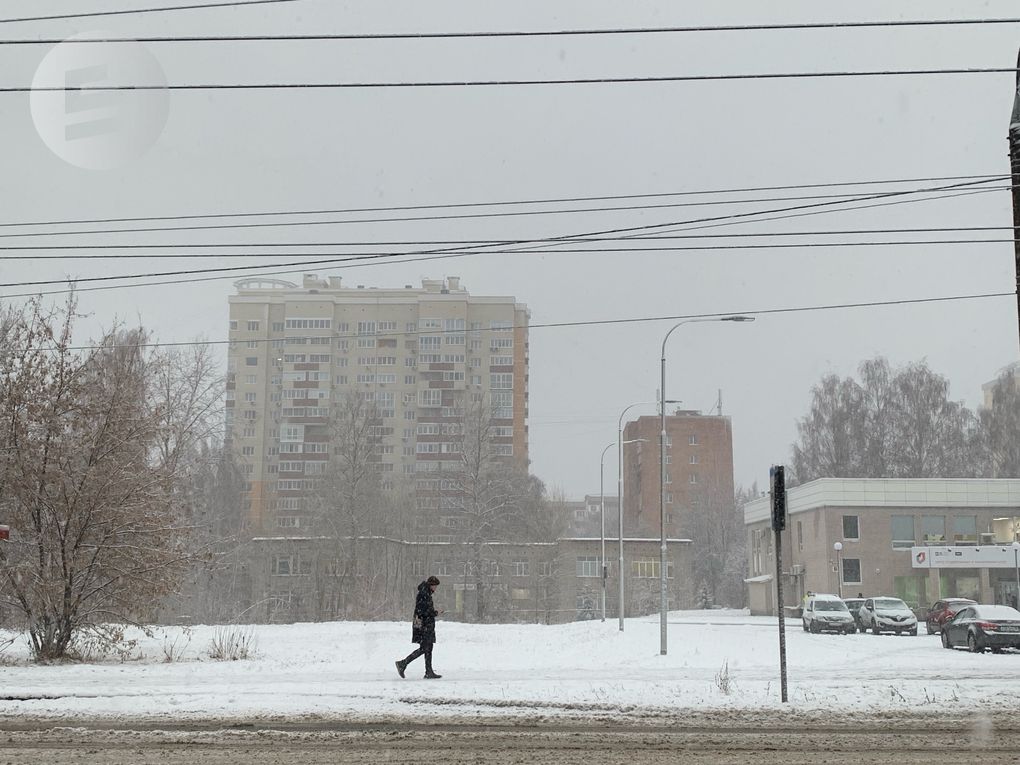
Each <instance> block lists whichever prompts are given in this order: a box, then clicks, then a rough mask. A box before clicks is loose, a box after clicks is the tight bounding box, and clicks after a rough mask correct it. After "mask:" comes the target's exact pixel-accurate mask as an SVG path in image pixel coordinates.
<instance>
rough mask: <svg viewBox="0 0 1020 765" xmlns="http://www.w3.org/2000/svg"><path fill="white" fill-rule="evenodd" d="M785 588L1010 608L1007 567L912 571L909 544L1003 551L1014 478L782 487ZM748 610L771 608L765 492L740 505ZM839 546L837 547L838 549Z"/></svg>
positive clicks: (1016, 519) (1016, 528) (791, 598)
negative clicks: (986, 547)
mask: <svg viewBox="0 0 1020 765" xmlns="http://www.w3.org/2000/svg"><path fill="white" fill-rule="evenodd" d="M787 511H788V519H787V525H786V530H785V531H784V532H783V537H782V545H783V591H784V602H785V604H786V605H788V606H791V607H794V606H796V605H798V604H799V603H800V602H801V599H802V598H803V596H804V594H805V593H807V592H809V591H810V592H819V593H833V594H840V593H842V595H843V596H845V597H851V596H856V595H857V594H858V593H863V594H864V596H865V597H872V596H878V595H890V596H895V597H898V598H901V599H902V600H904V601H905V602H906V603H907V604H908V605H910V606H911V607H912V608H915V609H922V608H926V607H927V606H928V605H929V604H931V603H932V602H934V601H936V600H938V599H940V598H947V597H966V598H972V599H974V600H978V601H979V602H982V603H1010V602H1012V598H1013V597H1014V596H1015V595H1016V576H1015V572H1014V571H1013V570H1012V569H996V568H973V569H967V568H953V569H946V568H942V569H938V568H930V569H928V568H917V567H915V565H914V563H913V561H912V555H911V548H912V547H915V546H923V545H931V546H937V547H942V546H947V545H957V546H964V545H967V546H980V545H1009V544H1011V543H1012V542H1013V541H1014V540H1017V539H1020V480H1016V479H970V478H966V479H941V478H931V479H900V478H860V479H842V478H821V479H819V480H816V481H811V482H810V483H806V484H804V485H802V486H797V487H794V488H791V489H789V490H788V491H787ZM744 523H745V527H746V531H747V551H748V561H747V563H748V574H749V577H748V580H747V582H748V588H749V599H750V603H751V609H752V612H753V613H774V612H775V603H776V595H775V573H776V550H775V543H774V534H773V532H772V530H771V525H770V523H771V515H770V501H769V497H768V496H763V497H760V498H758V499H756V500H754V501H752V502H749V503H748V504H747V505H746V506H745V508H744ZM837 543H838V544H839V545H840V546H841V548H842V549H840V550H839V551H837V550H836V549H835V548H836V545H837Z"/></svg>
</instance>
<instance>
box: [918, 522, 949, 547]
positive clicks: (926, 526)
mask: <svg viewBox="0 0 1020 765" xmlns="http://www.w3.org/2000/svg"><path fill="white" fill-rule="evenodd" d="M921 535H922V537H923V540H924V542H925V544H929V543H932V542H935V543H938V544H945V541H946V516H944V515H922V516H921Z"/></svg>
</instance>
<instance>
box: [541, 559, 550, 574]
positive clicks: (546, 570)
mask: <svg viewBox="0 0 1020 765" xmlns="http://www.w3.org/2000/svg"><path fill="white" fill-rule="evenodd" d="M552 573H553V566H552V562H551V561H547V560H541V561H539V562H538V575H539V576H552Z"/></svg>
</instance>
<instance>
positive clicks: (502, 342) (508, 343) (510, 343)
mask: <svg viewBox="0 0 1020 765" xmlns="http://www.w3.org/2000/svg"><path fill="white" fill-rule="evenodd" d="M513 347H514V339H513V338H512V337H494V338H491V339H490V340H489V351H490V352H492V353H496V352H497V351H502V350H507V349H510V348H513Z"/></svg>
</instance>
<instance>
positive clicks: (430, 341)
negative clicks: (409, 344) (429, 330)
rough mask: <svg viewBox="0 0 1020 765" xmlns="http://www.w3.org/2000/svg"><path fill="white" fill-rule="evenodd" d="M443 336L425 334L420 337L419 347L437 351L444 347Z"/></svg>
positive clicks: (422, 349)
mask: <svg viewBox="0 0 1020 765" xmlns="http://www.w3.org/2000/svg"><path fill="white" fill-rule="evenodd" d="M442 344H443V338H442V337H439V336H436V335H424V336H422V337H419V338H418V349H419V350H420V351H422V352H429V351H431V352H435V351H438V350H439V349H440V347H442Z"/></svg>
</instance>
